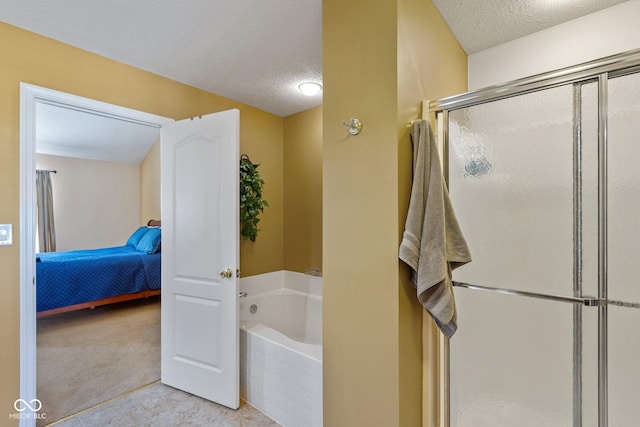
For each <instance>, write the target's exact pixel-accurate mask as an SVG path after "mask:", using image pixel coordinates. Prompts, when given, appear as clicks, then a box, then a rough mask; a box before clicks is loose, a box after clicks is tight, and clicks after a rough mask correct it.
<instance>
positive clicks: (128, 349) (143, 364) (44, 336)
mask: <svg viewBox="0 0 640 427" xmlns="http://www.w3.org/2000/svg"><path fill="white" fill-rule="evenodd" d="M37 336H38V347H37V381H38V384H37V397H38V399H39V400H40V401H41V402H42V409H41V410H40V413H41V414H42V413H44V414H46V419H45V420H39V421H38V424H37V425H38V426H43V425H47V424H50V423H52V422H54V421H56V420H60V419H62V418H64V417H67V416H69V415H71V414H74V413H77V412H79V411H82V410H85V409H87V408H90V407H92V406H94V405H96V404H99V403H102V402H105V401H107V400H109V399H112V398H114V397H116V396H119V395H122V394H124V393H127V392H129V391H132V390H135V389H137V388H140V387H141V386H143V385H146V384H149V383H152V382H154V381H157V380H158V379H160V299H159V297H152V298H149V299H146V300H138V301H129V302H124V303H119V304H114V305H110V306H103V307H97V308H95V309H94V310H88V309H87V310H81V311H77V312H72V313H64V314H60V315H56V316H53V317H50V318H45V319H40V320H38V330H37Z"/></svg>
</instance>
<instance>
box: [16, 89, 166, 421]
mask: <svg viewBox="0 0 640 427" xmlns="http://www.w3.org/2000/svg"><path fill="white" fill-rule="evenodd" d="M172 121H173V120H172V119H168V118H165V117H160V116H155V115H151V114H148V113H143V112H140V111H135V110H131V109H127V108H123V107H119V106H115V105H111V104H106V103H102V102H99V101H95V100H91V99H87V98H82V97H78V96H75V95H70V94H66V93H62V92H58V91H53V90H50V89H45V88H41V87H37V86H33V85H27V84H21V153H20V157H21V170H22V173H21V185H22V188H23V190H22V192H21V200H22V203H21V206H22V211H21V213H20V214H21V230H22V233H21V237H20V239H21V240H20V244H21V259H23V260H29V259H31V260H33V261H34V262H33V263H29V262H21V310H20V312H21V372H20V381H21V395H22V396H25V397H31V398H38V399H39V400H40V401H41V403H42V409H41V411H40V412H41V413H46V414H47V418H46V419H45V420H38V425H47V424H50V423H52V422H55V421H57V420H59V419H63V418H65V417H67V416H69V415H72V414H74V413H76V412H79V411H82V410H84V409H87V408H89V407H92V406H94V405H96V404H98V403H102V402H104V401H107V400H109V399H112V398H114V397H117V396H118V395H121V394H125V393H127V392H130V391H132V390H134V389H136V388H139V387H142V386H144V385H147V384H148V383H150V382H154V381H157V380H159V379H160V347H159V345H160V297H159V295H158V296H154V297H150V298H145V299H139V300H132V301H127V302H120V303H118V304H111V305H104V306H101V307H96V308H95V309H82V310H78V311H70V312H67V313H60V314H54V315H50V316H47V317H44V318H41V319H37V315H36V311H41V310H40V309H39V308H36V307H37V306H40V303H41V302H40V301H39V300H38V298H37V296H36V292H35V289H34V287H33V286H31V283H30V282H31V280H29V278H32V277H34V275H35V273H36V264H37V261H38V260H37V258H36V248H35V246H36V245H35V240H36V230H35V228H36V227H35V218H36V215H37V214H36V210H35V200H36V198H35V194H34V191H33V190H31V189H34V188H35V175H36V174H35V170H36V169H43V170H49V171H52V170H55V171H56V172H57V173H55V174H52V181H53V186H54V191H58V192H59V194H57V197H56V196H54V198H55V199H54V200H56V201H58V203H57V204H55V203H54V209H56V213H57V214H58V217H59V218H56V222H59V224H60V227H59V229H58V233H57V234H58V242H59V243H58V245H57V251H59V252H67V251H78V250H85V249H94V248H111V247H120V246H125V247H126V246H128V245H127V243H128V241H129V240H130V239H131V237H132V234H134V231H136V230H137V229H138V228H139V227H140V226H141V225H143V224H145V223H146V222H147V220H149V219H160V204H159V199H160V188H159V187H160V156H159V142H158V141H159V136H160V127H161V126H162V124H163V123H168V122H172ZM132 141H134V142H132ZM136 183H137V185H136ZM150 192H157V194H156V195H150V194H149V193H150ZM74 200H75V201H74ZM56 206H57V207H56ZM155 206H157V210H156V207H155ZM147 217H149V218H147ZM43 259H44V256H43V257H42V260H43ZM42 260H41V261H42ZM158 264H159V262H158ZM130 274H133V275H136V273H130ZM85 275H87V276H92V274H91V273H86V272H85ZM42 276H43V277H44V276H45V275H44V274H42ZM138 276H139V274H138V275H137V276H136V277H138ZM90 279H91V278H89V279H88V280H90ZM157 280H158V288H159V274H158V279H157ZM134 291H137V289H134ZM122 292H128V291H126V290H122ZM54 293H58V292H54ZM79 293H80V292H79V291H78V290H71V291H69V294H71V295H70V297H71V299H73V297H77V295H78V294H79ZM42 294H45V292H44V291H43V292H42ZM72 302H74V303H75V302H77V301H72ZM55 304H56V305H58V306H64V305H65V303H64V302H63V301H62V302H60V301H58V302H55ZM34 350H35V351H34ZM36 373H37V375H36Z"/></svg>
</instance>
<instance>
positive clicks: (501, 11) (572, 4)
mask: <svg viewBox="0 0 640 427" xmlns="http://www.w3.org/2000/svg"><path fill="white" fill-rule="evenodd" d="M624 2H625V0H433V4H434V5H435V6H436V8H437V9H438V10H439V11H440V14H441V15H442V17H443V18H444V20H445V21H446V22H447V24H448V25H449V28H451V31H452V32H453V34H454V35H455V36H456V38H457V39H458V41H459V42H460V45H461V46H462V48H463V49H464V50H465V52H467V54H469V55H471V54H472V53H476V52H479V51H481V50H484V49H488V48H490V47H493V46H497V45H499V44H502V43H506V42H508V41H511V40H515V39H517V38H520V37H524V36H526V35H529V34H533V33H535V32H538V31H541V30H544V29H546V28H550V27H554V26H556V25H559V24H562V23H564V22H568V21H571V20H573V19H577V18H580V17H582V16H585V15H589V14H591V13H594V12H597V11H599V10H602V9H606V8H608V7H611V6H615V5H617V4H620V3H624Z"/></svg>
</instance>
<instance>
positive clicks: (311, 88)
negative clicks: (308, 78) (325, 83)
mask: <svg viewBox="0 0 640 427" xmlns="http://www.w3.org/2000/svg"><path fill="white" fill-rule="evenodd" d="M298 89H300V92H302V93H303V94H305V95H307V96H313V95H317V94H319V93H320V91H321V90H322V85H321V84H320V83H316V82H304V83H300V84H299V85H298Z"/></svg>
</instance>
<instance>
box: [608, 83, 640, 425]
mask: <svg viewBox="0 0 640 427" xmlns="http://www.w3.org/2000/svg"><path fill="white" fill-rule="evenodd" d="M608 98H609V115H608V117H609V128H608V129H609V138H608V139H609V179H608V191H609V203H608V207H609V209H608V216H609V230H608V231H609V239H608V254H609V293H608V297H609V304H608V319H609V321H608V323H609V325H608V326H609V327H608V330H609V346H608V348H609V354H608V356H609V357H608V362H609V363H608V367H609V426H616V427H617V426H620V427H623V426H630V425H638V422H639V421H638V420H640V405H639V403H640V399H639V398H638V391H637V390H638V385H639V384H640V367H639V365H638V364H639V363H640V283H639V281H638V274H637V273H636V271H635V268H636V267H637V265H638V262H639V261H640V172H639V170H640V143H639V142H640V141H639V136H640V74H638V73H636V74H630V75H625V76H621V77H616V78H612V79H610V80H609V97H608Z"/></svg>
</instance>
